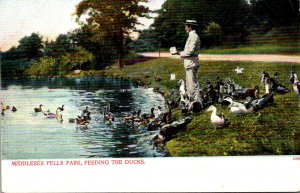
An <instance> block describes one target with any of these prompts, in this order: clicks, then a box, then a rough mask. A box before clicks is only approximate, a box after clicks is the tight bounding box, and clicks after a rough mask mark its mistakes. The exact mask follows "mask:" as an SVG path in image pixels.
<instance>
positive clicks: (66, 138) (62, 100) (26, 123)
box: [0, 78, 165, 159]
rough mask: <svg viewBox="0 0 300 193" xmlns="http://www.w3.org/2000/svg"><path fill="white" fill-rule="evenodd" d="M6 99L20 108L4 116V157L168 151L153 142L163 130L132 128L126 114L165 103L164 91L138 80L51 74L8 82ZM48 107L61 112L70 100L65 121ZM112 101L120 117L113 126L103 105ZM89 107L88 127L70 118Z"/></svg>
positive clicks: (4, 91)
mask: <svg viewBox="0 0 300 193" xmlns="http://www.w3.org/2000/svg"><path fill="white" fill-rule="evenodd" d="M0 97H1V98H0V101H1V102H3V103H4V104H5V105H10V107H12V106H15V107H16V108H17V109H18V110H17V111H16V112H14V113H13V112H12V111H11V110H7V111H5V114H4V116H0V121H1V136H2V158H3V159H38V158H41V159H49V158H50V159H51V158H55V159H57V158H92V157H94V158H100V157H156V156H164V155H165V152H164V151H162V150H157V149H155V148H154V147H153V145H152V141H151V138H152V137H153V135H155V134H156V133H157V131H152V132H150V131H147V128H144V127H138V128H136V127H130V126H128V125H126V124H124V123H123V121H122V118H121V117H122V115H124V114H130V113H131V112H132V111H134V110H137V109H141V111H142V113H150V109H151V107H157V106H162V107H163V106H164V99H163V97H162V96H161V95H159V94H157V93H154V92H153V91H152V89H145V88H143V87H139V86H137V85H136V84H134V83H131V82H126V81H121V80H116V79H110V78H78V79H67V78H65V79H58V78H56V79H46V80H22V81H20V80H19V81H15V80H14V81H3V82H2V85H1V94H0ZM39 104H43V110H44V111H46V110H49V111H50V112H53V113H55V110H56V108H57V107H59V106H61V105H65V110H64V111H63V112H62V116H63V119H64V121H63V122H62V123H60V122H58V121H57V120H56V119H49V118H46V117H45V116H44V115H43V114H42V113H35V112H34V110H33V109H34V108H35V107H38V106H39ZM108 104H110V108H111V110H110V111H111V113H112V114H113V115H114V116H115V117H116V118H115V121H114V122H113V124H111V125H107V124H105V122H104V121H103V107H105V106H107V105H108ZM86 106H88V107H89V110H90V112H91V118H92V120H91V121H90V124H89V125H88V128H87V129H86V130H82V129H80V128H78V127H76V125H75V124H74V123H69V121H68V119H69V118H75V117H77V116H78V115H80V114H81V111H82V110H83V109H84V108H86Z"/></svg>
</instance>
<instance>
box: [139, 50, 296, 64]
mask: <svg viewBox="0 0 300 193" xmlns="http://www.w3.org/2000/svg"><path fill="white" fill-rule="evenodd" d="M139 54H140V55H143V56H146V57H159V53H158V52H143V53H139ZM160 57H169V58H177V59H179V56H178V55H177V56H173V55H171V54H169V53H166V52H164V53H160ZM199 59H200V60H202V61H207V60H209V61H251V62H287V63H300V56H290V55H275V54H224V55H222V54H200V55H199Z"/></svg>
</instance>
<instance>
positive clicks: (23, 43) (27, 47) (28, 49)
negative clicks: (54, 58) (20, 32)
mask: <svg viewBox="0 0 300 193" xmlns="http://www.w3.org/2000/svg"><path fill="white" fill-rule="evenodd" d="M43 47H44V46H43V41H42V36H41V35H39V34H38V33H32V34H31V35H30V36H25V37H23V38H22V39H20V40H19V45H18V46H17V47H12V48H11V49H10V50H8V51H7V52H5V53H4V54H3V60H15V59H21V58H26V59H28V60H30V59H36V58H39V57H41V56H42V49H43Z"/></svg>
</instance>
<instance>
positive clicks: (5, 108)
mask: <svg viewBox="0 0 300 193" xmlns="http://www.w3.org/2000/svg"><path fill="white" fill-rule="evenodd" d="M7 109H9V106H7V105H4V104H3V103H2V102H1V110H7Z"/></svg>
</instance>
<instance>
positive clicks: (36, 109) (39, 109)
mask: <svg viewBox="0 0 300 193" xmlns="http://www.w3.org/2000/svg"><path fill="white" fill-rule="evenodd" d="M42 106H43V105H42V104H40V106H39V108H34V112H36V113H38V112H42V111H43V110H42Z"/></svg>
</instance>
